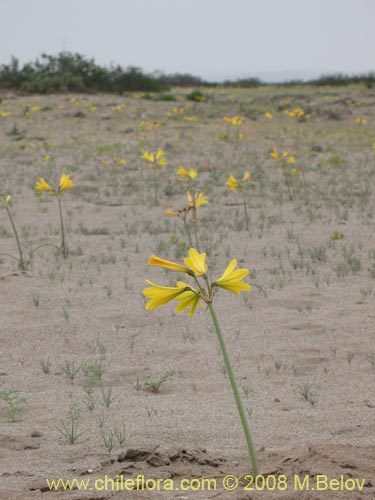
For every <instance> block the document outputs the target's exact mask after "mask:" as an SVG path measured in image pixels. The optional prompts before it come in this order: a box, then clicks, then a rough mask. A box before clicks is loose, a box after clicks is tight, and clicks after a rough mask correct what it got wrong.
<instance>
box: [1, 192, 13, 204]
mask: <svg viewBox="0 0 375 500" xmlns="http://www.w3.org/2000/svg"><path fill="white" fill-rule="evenodd" d="M0 200H1V203H2V205H3V206H4V207H6V206H7V205H9V203H10V202H11V200H12V195H10V194H8V195H6V196H5V195H4V194H3V193H2V192H1V191H0Z"/></svg>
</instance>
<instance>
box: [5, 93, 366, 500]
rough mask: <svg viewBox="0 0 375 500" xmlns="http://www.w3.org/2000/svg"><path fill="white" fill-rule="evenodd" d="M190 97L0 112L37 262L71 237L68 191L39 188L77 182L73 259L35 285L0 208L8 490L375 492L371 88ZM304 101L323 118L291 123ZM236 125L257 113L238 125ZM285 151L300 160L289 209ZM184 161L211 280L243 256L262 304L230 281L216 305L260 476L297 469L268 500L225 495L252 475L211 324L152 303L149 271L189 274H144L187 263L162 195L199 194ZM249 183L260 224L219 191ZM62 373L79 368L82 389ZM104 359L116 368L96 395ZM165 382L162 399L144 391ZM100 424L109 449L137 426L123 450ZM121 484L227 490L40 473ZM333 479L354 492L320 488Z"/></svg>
mask: <svg viewBox="0 0 375 500" xmlns="http://www.w3.org/2000/svg"><path fill="white" fill-rule="evenodd" d="M177 94H178V98H179V99H178V101H176V102H163V101H160V100H159V101H156V100H147V99H143V98H140V96H138V95H137V96H128V97H119V96H74V95H69V96H48V97H40V96H32V97H30V96H12V95H6V96H4V98H3V101H2V104H1V106H0V110H2V111H6V112H9V113H11V114H10V115H9V116H3V117H1V118H0V127H1V130H0V141H1V143H0V147H1V158H0V191H2V192H3V193H11V194H12V205H11V210H12V213H13V215H14V219H15V222H16V225H17V227H18V229H19V232H20V236H21V240H22V244H23V246H24V248H25V255H27V256H28V257H27V258H29V256H30V251H31V249H35V248H36V247H38V246H39V245H41V244H47V243H48V244H55V245H59V244H60V236H59V220H58V209H57V205H56V203H55V201H56V200H55V199H54V198H53V197H51V196H49V195H47V194H44V195H42V196H36V195H35V193H34V191H33V187H34V185H35V182H36V181H37V180H38V179H39V177H41V176H44V177H45V178H46V179H47V180H48V182H50V183H51V184H53V185H56V184H57V183H58V179H59V177H60V174H61V172H65V173H67V174H69V175H71V177H72V179H73V180H74V182H75V184H76V187H75V188H74V189H72V190H71V191H66V192H64V193H63V199H62V203H63V210H64V216H65V223H66V228H67V240H68V244H69V249H70V256H69V258H68V259H66V260H64V259H63V258H62V256H61V254H60V253H59V252H58V251H56V249H54V248H53V247H50V246H44V247H42V248H40V249H39V250H38V251H36V252H35V254H33V257H32V259H31V261H30V263H29V266H28V269H27V271H26V272H25V273H22V272H20V270H19V269H18V267H17V262H16V260H15V259H12V258H10V257H9V254H10V255H13V256H15V257H17V247H16V243H15V240H14V237H13V234H12V228H11V226H10V223H9V220H8V219H7V215H6V211H5V209H1V210H0V253H1V254H2V255H1V256H0V259H1V261H0V295H1V298H0V301H1V321H0V325H1V326H0V331H1V343H0V391H1V390H3V391H5V390H12V389H13V390H19V391H20V393H19V395H20V396H24V397H25V398H26V399H27V405H25V404H22V403H21V404H20V407H21V411H20V412H19V413H18V414H17V415H16V419H15V420H16V421H15V422H10V421H9V415H8V411H7V410H8V406H7V403H6V402H5V401H3V400H0V498H1V499H10V500H13V499H26V498H27V499H29V498H30V499H39V498H46V497H48V496H49V494H50V495H52V496H53V498H56V499H58V498H66V499H81V498H82V499H83V498H93V499H94V498H96V499H98V498H102V499H107V498H112V497H115V498H118V499H120V498H134V499H138V498H139V499H141V498H149V497H151V498H176V499H206V498H207V499H211V498H222V499H227V498H233V499H236V500H240V499H249V498H251V499H254V498H270V499H279V498H283V499H284V498H285V499H294V498H303V499H331V498H335V499H336V498H338V499H353V500H354V499H362V498H363V499H375V472H374V471H375V390H374V388H375V384H374V380H375V346H374V335H375V334H374V332H375V329H374V320H375V312H374V279H375V232H374V206H375V198H374V190H373V186H374V175H375V151H374V148H373V147H372V142H373V141H374V140H375V113H374V104H375V96H374V91H373V90H369V89H365V88H361V87H357V88H348V89H341V90H340V89H339V90H337V89H319V90H316V89H310V88H300V89H259V90H254V91H247V92H244V91H242V92H241V91H228V90H226V91H222V90H216V91H210V92H207V94H208V97H209V98H208V99H207V101H206V102H202V103H189V102H188V101H186V99H185V97H184V95H183V94H181V95H180V93H179V92H177ZM35 106H37V108H33V107H35ZM187 106H188V107H187ZM186 107H187V108H186ZM296 107H303V109H304V110H305V112H306V113H309V114H310V118H309V119H308V120H307V121H301V120H298V118H292V117H288V116H287V115H286V114H285V109H286V110H291V109H294V108H296ZM38 108H41V109H38ZM173 108H177V109H181V108H184V110H183V111H182V112H176V111H173ZM265 112H271V113H272V114H273V118H272V119H271V120H270V119H267V118H266V117H265V116H264V113H265ZM225 115H226V116H231V117H232V116H235V115H239V116H243V117H244V118H245V121H244V123H243V124H242V125H240V126H239V127H235V126H231V125H229V124H228V123H226V122H224V121H223V120H222V118H223V116H225ZM356 118H361V120H364V119H365V120H367V123H357V121H356ZM157 123H160V126H158V125H156V126H155V124H157ZM239 133H240V134H241V136H240V137H238V134H239ZM271 147H276V148H277V149H278V150H279V151H286V150H288V149H289V148H290V149H291V150H292V154H293V155H295V157H296V163H295V165H294V166H295V167H296V168H298V175H296V176H293V178H292V182H293V184H292V199H289V196H288V193H287V190H286V187H285V186H284V185H283V183H282V174H281V170H280V167H278V165H277V162H275V161H274V160H273V159H272V158H270V156H269V153H270V150H271ZM158 148H163V149H164V151H165V156H166V159H167V162H168V163H167V166H166V167H165V168H164V169H163V170H162V171H160V172H158V173H157V188H158V195H157V196H158V198H157V203H154V176H153V173H152V169H151V167H150V165H149V164H147V163H145V162H144V161H143V160H142V159H141V158H140V157H141V155H142V153H143V152H144V151H146V150H149V151H156V150H157V149H158ZM122 159H125V160H126V165H123V164H121V160H122ZM122 163H124V162H122ZM179 166H185V167H194V168H196V169H197V171H198V173H199V174H198V177H197V179H196V180H195V181H194V183H195V184H194V186H193V187H192V188H191V189H192V190H193V191H199V190H202V191H205V192H206V195H207V198H208V200H209V204H208V205H207V206H204V207H202V208H201V209H200V210H199V212H198V235H199V241H200V249H201V251H206V252H207V254H208V256H207V261H208V263H209V269H210V273H212V276H215V277H218V276H220V275H221V273H222V272H223V270H224V269H225V266H226V265H227V264H228V262H229V261H230V260H231V259H232V258H236V259H237V260H238V261H239V263H240V265H241V266H242V267H246V268H248V269H250V271H251V273H250V276H249V278H248V281H249V283H250V284H251V285H252V291H251V292H250V293H248V294H247V295H248V296H247V297H246V294H242V295H241V296H240V297H237V296H235V295H233V294H231V293H230V292H226V291H224V290H222V291H220V293H218V294H217V296H215V307H216V311H217V315H218V317H219V320H220V322H221V326H222V329H223V332H224V335H225V338H226V341H227V344H228V349H229V352H230V355H231V357H232V360H233V365H234V369H235V373H236V376H237V380H238V383H239V386H240V391H241V395H242V397H243V402H244V405H245V407H246V410H247V413H248V415H249V421H250V425H251V428H252V433H253V437H254V441H255V444H256V448H257V450H258V460H259V465H260V469H261V472H262V474H264V475H265V476H267V475H271V476H272V475H274V476H275V477H274V479H275V480H276V481H280V478H282V477H283V476H286V480H287V487H286V488H285V489H284V491H281V489H282V485H283V483H282V482H281V483H280V482H279V483H277V485H278V487H277V488H276V489H275V491H270V490H271V489H272V484H273V483H272V478H271V480H269V482H268V483H267V484H268V486H267V487H266V488H265V490H264V491H259V489H261V486H262V485H261V484H260V485H257V488H258V490H257V488H255V490H251V485H250V484H247V486H246V483H243V482H239V484H238V488H236V489H235V491H232V492H229V491H226V490H225V489H224V487H223V478H224V477H225V475H226V474H235V475H236V476H238V477H239V476H241V475H243V474H246V473H248V472H249V469H250V466H249V460H248V458H247V455H246V447H245V443H244V439H243V434H242V429H241V424H240V421H239V418H238V414H237V411H236V407H235V403H234V399H233V395H232V392H231V388H230V385H229V382H228V379H227V375H226V373H225V369H224V364H223V360H222V355H221V352H220V349H219V345H218V342H217V340H216V337H215V332H214V329H213V326H212V323H211V318H210V317H209V313H208V311H206V310H205V309H204V308H203V309H202V310H199V311H197V312H196V314H195V315H194V317H193V318H189V317H188V316H187V315H185V314H176V313H175V312H174V308H173V306H172V305H167V306H165V307H163V308H161V309H158V310H156V311H155V312H153V313H149V312H146V311H145V308H144V304H145V302H144V299H143V297H142V295H141V292H142V290H143V288H144V286H145V279H150V280H152V281H153V282H156V283H159V284H163V285H173V283H174V281H173V280H174V278H175V275H174V274H173V273H168V272H166V271H165V270H162V269H158V268H149V267H147V260H148V257H149V256H150V255H151V254H155V255H159V256H160V257H164V258H169V259H171V260H174V261H179V262H181V261H182V259H183V257H184V256H185V255H186V253H187V248H188V244H187V237H186V235H185V233H184V231H183V228H182V226H181V224H180V220H178V219H177V218H169V217H167V216H165V215H164V211H165V208H166V206H167V205H168V204H174V205H177V206H180V207H182V206H183V205H184V204H185V203H186V202H185V199H186V196H185V190H186V186H185V185H184V184H182V183H180V182H179V181H178V180H177V176H176V174H175V172H176V169H177V168H178V167H179ZM247 170H248V171H250V172H251V174H252V176H251V182H250V183H249V189H248V190H247V191H246V195H247V196H248V205H249V215H250V229H249V230H248V231H247V230H246V229H245V227H244V219H243V212H242V208H243V207H242V205H241V196H240V193H238V192H230V191H229V189H228V188H227V187H226V185H225V183H226V180H227V178H228V175H229V174H230V173H231V174H233V175H235V176H237V178H240V177H241V176H242V175H243V173H244V172H245V171H247ZM334 231H336V232H340V233H342V235H341V236H342V239H334V237H332V233H333V232H334ZM5 254H7V255H5ZM47 362H48V369H46V370H45V371H47V372H48V373H44V371H43V369H42V364H44V365H45V364H46V363H47ZM67 366H69V367H70V368H72V367H73V366H74V368H75V369H78V367H80V369H79V370H78V372H77V374H76V376H75V378H74V380H73V381H71V380H70V379H69V377H68V376H67V375H66V374H65V373H64V371H67V370H66V367H67ZM64 367H65V370H64ZM90 367H91V368H90ZM93 367H94V368H95V367H96V368H97V367H100V369H101V371H102V374H101V377H100V378H98V379H97V380H96V381H95V384H93V386H92V387H90V384H89V382H90V381H88V377H89V376H88V375H87V373H90V370H93ZM165 374H169V377H168V379H167V380H166V382H165V383H163V384H162V385H161V387H160V390H159V392H158V393H154V392H152V391H150V390H149V388H148V386H146V385H145V384H144V383H145V381H146V382H147V381H150V380H151V381H157V380H159V379H160V378H161V377H163V375H165ZM109 390H112V399H113V402H112V404H110V406H109V408H107V407H106V406H105V404H104V397H103V393H104V395H105V394H108V391H109ZM90 391H91V395H88V392H90ZM303 391H305V396H306V398H304V397H303V396H302V393H303ZM306 399H307V400H306ZM308 400H310V402H309V401H308ZM71 404H76V405H78V406H79V409H80V416H79V419H78V433H81V432H82V434H80V435H79V437H78V439H77V441H76V442H75V444H74V445H71V444H69V443H68V442H67V439H66V438H65V437H64V436H63V435H62V433H61V431H62V429H63V422H65V424H67V423H68V422H69V419H68V412H69V408H70V405H71ZM89 407H90V408H89ZM100 424H103V432H104V435H105V436H107V437H108V436H109V435H110V432H111V430H112V431H113V430H114V429H115V428H116V429H117V430H122V429H123V426H124V427H125V435H126V440H125V442H124V443H123V444H122V445H121V446H120V444H119V443H118V442H117V440H116V439H114V443H113V449H112V450H111V451H110V452H108V451H107V450H106V448H105V445H104V441H103V438H102V435H101V430H100V428H99V425H100ZM106 474H107V475H108V476H109V477H116V475H117V476H118V475H123V476H124V477H125V478H135V477H136V476H137V475H138V474H141V475H142V474H143V475H144V476H145V477H146V478H173V480H174V481H175V484H176V485H177V483H178V481H180V480H181V479H184V478H196V479H202V478H204V477H210V478H215V479H216V480H217V487H216V488H215V490H213V491H202V490H200V491H181V489H178V490H177V489H174V491H159V492H158V491H153V492H151V491H147V490H135V491H131V492H129V491H94V490H89V491H86V492H84V491H79V490H78V489H77V488H75V489H73V491H63V490H62V489H61V488H60V489H59V491H58V492H53V493H49V492H48V491H47V490H48V489H47V488H46V479H47V478H48V479H53V478H55V479H58V478H62V479H72V478H78V479H84V480H86V479H90V480H92V481H94V480H95V479H97V478H103V477H104V476H105V475H106ZM296 475H298V477H300V478H303V477H305V476H309V478H310V485H309V488H307V487H306V488H303V489H304V491H299V490H300V488H299V486H298V485H299V483H298V482H297V483H295V477H296ZM319 475H326V476H327V477H328V479H338V480H339V481H341V483H340V485H341V486H340V488H341V489H339V490H338V491H336V490H335V489H334V488H335V487H336V486H335V485H336V483H333V484H331V485H329V487H328V489H326V490H324V484H323V486H322V488H320V489H319V484H320V483H317V477H318V478H319V477H321V476H319ZM270 481H271V482H270ZM345 481H349V482H345ZM355 481H359V483H356V482H355ZM352 483H353V484H355V485H356V486H355V488H354V490H353V491H349V490H350V489H351V485H352ZM358 484H361V485H362V486H361V488H360V487H358ZM280 485H281V486H280ZM342 485H344V486H342ZM91 486H92V483H90V487H91ZM360 489H361V490H362V491H360Z"/></svg>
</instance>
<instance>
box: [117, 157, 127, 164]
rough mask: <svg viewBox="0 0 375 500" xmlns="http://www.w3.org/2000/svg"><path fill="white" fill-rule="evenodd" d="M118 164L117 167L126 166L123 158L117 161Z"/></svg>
mask: <svg viewBox="0 0 375 500" xmlns="http://www.w3.org/2000/svg"><path fill="white" fill-rule="evenodd" d="M118 164H119V165H122V166H125V165H126V160H125V158H122V159H121V160H119V162H118Z"/></svg>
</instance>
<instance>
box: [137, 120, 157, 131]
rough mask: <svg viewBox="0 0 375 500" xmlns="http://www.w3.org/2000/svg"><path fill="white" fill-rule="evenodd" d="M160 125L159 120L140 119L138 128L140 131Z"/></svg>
mask: <svg viewBox="0 0 375 500" xmlns="http://www.w3.org/2000/svg"><path fill="white" fill-rule="evenodd" d="M160 125H161V123H160V122H151V121H147V120H142V121H140V122H139V124H138V128H139V130H141V131H144V130H155V129H157V128H159V127H160Z"/></svg>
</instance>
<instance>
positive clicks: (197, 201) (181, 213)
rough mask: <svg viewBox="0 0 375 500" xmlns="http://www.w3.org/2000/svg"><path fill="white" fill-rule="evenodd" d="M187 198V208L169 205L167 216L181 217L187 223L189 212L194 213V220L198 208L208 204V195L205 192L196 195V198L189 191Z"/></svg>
mask: <svg viewBox="0 0 375 500" xmlns="http://www.w3.org/2000/svg"><path fill="white" fill-rule="evenodd" d="M186 196H187V200H188V203H187V205H186V206H185V207H183V208H177V207H175V206H174V205H168V209H167V210H166V212H165V214H166V215H169V216H170V217H180V218H181V219H182V220H183V221H184V222H185V221H186V217H187V215H188V213H189V212H192V214H193V218H194V217H195V212H196V210H197V208H200V207H202V206H203V205H207V203H208V201H207V199H206V193H203V192H200V193H195V194H194V196H192V195H191V193H190V191H187V192H186Z"/></svg>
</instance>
